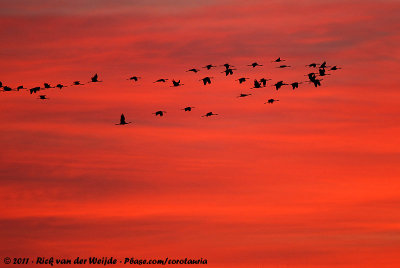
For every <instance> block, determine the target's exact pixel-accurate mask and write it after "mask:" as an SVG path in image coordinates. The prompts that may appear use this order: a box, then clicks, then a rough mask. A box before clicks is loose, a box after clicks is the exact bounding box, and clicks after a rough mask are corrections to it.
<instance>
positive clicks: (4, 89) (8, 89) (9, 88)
mask: <svg viewBox="0 0 400 268" xmlns="http://www.w3.org/2000/svg"><path fill="white" fill-rule="evenodd" d="M3 91H14V90H13V89H12V88H11V87H8V86H3Z"/></svg>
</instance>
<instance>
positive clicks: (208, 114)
mask: <svg viewBox="0 0 400 268" xmlns="http://www.w3.org/2000/svg"><path fill="white" fill-rule="evenodd" d="M213 115H218V114H213V112H209V113H206V114H205V115H202V116H201V117H209V116H213Z"/></svg>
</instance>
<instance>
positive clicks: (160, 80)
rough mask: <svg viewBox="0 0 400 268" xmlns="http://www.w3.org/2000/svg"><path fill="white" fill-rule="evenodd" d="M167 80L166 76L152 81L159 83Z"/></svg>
mask: <svg viewBox="0 0 400 268" xmlns="http://www.w3.org/2000/svg"><path fill="white" fill-rule="evenodd" d="M167 81H168V79H166V78H161V79H158V80H157V81H154V82H153V83H160V82H162V83H165V82H167Z"/></svg>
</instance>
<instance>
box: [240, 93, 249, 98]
mask: <svg viewBox="0 0 400 268" xmlns="http://www.w3.org/2000/svg"><path fill="white" fill-rule="evenodd" d="M250 95H251V94H250V93H249V94H244V93H240V95H239V96H237V98H244V97H247V96H250Z"/></svg>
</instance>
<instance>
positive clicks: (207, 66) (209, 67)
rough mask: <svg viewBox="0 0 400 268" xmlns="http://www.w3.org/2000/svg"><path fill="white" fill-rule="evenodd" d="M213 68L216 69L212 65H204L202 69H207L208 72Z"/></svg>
mask: <svg viewBox="0 0 400 268" xmlns="http://www.w3.org/2000/svg"><path fill="white" fill-rule="evenodd" d="M213 67H217V66H214V65H212V64H208V65H206V66H204V67H202V68H207V70H210V69H211V68H213Z"/></svg>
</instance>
